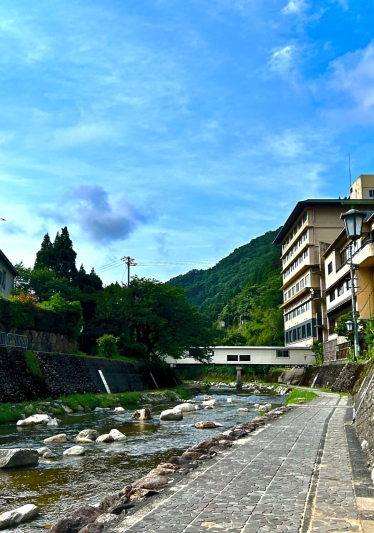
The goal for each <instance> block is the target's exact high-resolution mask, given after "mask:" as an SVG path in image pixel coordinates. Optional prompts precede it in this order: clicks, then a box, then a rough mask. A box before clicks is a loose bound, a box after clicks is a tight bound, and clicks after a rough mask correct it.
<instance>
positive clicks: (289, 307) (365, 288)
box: [274, 174, 374, 359]
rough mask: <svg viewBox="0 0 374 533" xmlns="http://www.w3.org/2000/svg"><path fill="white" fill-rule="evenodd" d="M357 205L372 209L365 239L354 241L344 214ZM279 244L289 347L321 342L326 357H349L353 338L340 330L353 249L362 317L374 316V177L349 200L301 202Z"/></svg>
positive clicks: (361, 182) (348, 299) (356, 186)
mask: <svg viewBox="0 0 374 533" xmlns="http://www.w3.org/2000/svg"><path fill="white" fill-rule="evenodd" d="M352 207H354V208H355V209H362V210H364V211H365V212H366V213H367V215H366V218H365V221H364V226H363V235H362V238H361V239H359V240H358V241H356V242H355V243H353V245H352V244H351V243H350V242H349V241H348V239H347V237H346V234H345V230H344V223H343V220H342V219H341V218H340V216H341V214H342V213H345V212H346V211H348V210H349V209H351V208H352ZM274 243H275V244H280V245H281V247H282V275H283V285H282V291H283V304H282V306H281V307H282V309H283V312H284V326H285V345H286V346H312V345H313V342H315V341H317V342H321V343H323V345H324V352H325V354H326V355H327V357H325V359H336V358H339V352H341V354H342V355H343V356H345V352H344V349H343V348H345V346H346V344H347V339H346V338H345V337H342V338H340V337H338V336H337V335H336V334H335V333H334V330H335V327H336V321H337V319H338V318H339V317H340V316H341V315H342V314H345V313H347V312H349V311H351V310H352V291H351V282H350V257H351V253H352V259H353V263H354V264H355V265H356V267H357V270H355V272H356V273H357V309H358V312H359V314H360V317H361V318H369V317H371V314H372V310H373V309H374V282H373V276H374V175H372V174H365V175H361V176H359V177H358V178H357V180H356V181H355V182H354V183H353V184H352V185H351V187H350V197H349V198H344V199H340V198H339V199H321V200H318V199H317V200H304V201H301V202H298V204H297V205H296V206H295V208H294V210H293V211H292V213H291V214H290V216H289V217H288V219H287V220H286V223H285V224H284V226H283V228H282V230H281V231H280V233H279V234H278V236H277V238H276V239H275V241H274ZM352 246H353V248H352ZM356 267H355V268H356Z"/></svg>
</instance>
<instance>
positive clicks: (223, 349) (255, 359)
mask: <svg viewBox="0 0 374 533" xmlns="http://www.w3.org/2000/svg"><path fill="white" fill-rule="evenodd" d="M213 351H214V355H213V357H212V360H211V361H210V364H215V365H240V366H245V365H276V366H306V365H313V364H314V363H315V362H316V358H315V356H314V353H313V352H312V350H311V348H310V347H309V346H303V347H301V346H297V347H296V346H295V347H293V346H287V347H284V346H213ZM186 355H187V354H186ZM166 362H167V363H169V364H170V365H171V366H173V367H176V366H179V365H200V364H201V363H199V362H198V361H196V359H193V358H192V357H189V356H188V355H187V356H186V357H183V359H173V358H172V357H167V358H166Z"/></svg>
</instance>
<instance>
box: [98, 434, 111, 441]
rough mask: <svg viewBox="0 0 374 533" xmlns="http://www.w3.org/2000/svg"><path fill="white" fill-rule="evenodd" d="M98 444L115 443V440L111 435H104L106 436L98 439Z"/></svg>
mask: <svg viewBox="0 0 374 533" xmlns="http://www.w3.org/2000/svg"><path fill="white" fill-rule="evenodd" d="M96 442H114V439H113V437H112V435H109V433H104V435H100V437H97V439H96Z"/></svg>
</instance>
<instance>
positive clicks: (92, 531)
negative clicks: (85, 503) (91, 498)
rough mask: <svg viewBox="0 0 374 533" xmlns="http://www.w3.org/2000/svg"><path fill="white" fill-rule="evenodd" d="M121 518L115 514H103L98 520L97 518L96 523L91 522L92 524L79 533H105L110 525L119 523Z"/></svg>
mask: <svg viewBox="0 0 374 533" xmlns="http://www.w3.org/2000/svg"><path fill="white" fill-rule="evenodd" d="M118 520H119V517H118V516H116V515H115V514H109V513H103V514H102V515H100V516H99V517H98V518H96V520H95V522H91V523H90V524H87V525H86V526H84V527H83V528H82V529H80V530H79V532H78V533H104V532H105V531H108V526H107V525H108V524H109V523H110V524H113V523H115V522H118Z"/></svg>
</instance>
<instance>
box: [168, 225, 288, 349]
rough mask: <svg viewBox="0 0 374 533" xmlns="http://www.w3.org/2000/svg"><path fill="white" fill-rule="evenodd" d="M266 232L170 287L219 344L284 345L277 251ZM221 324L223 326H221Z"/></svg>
mask: <svg viewBox="0 0 374 533" xmlns="http://www.w3.org/2000/svg"><path fill="white" fill-rule="evenodd" d="M278 233H279V229H278V230H275V231H268V232H267V233H265V234H264V235H261V236H260V237H257V238H255V239H253V240H252V241H251V242H249V243H248V244H245V245H244V246H241V247H240V248H236V249H235V250H234V251H233V252H232V253H231V254H230V255H229V256H227V257H225V258H224V259H222V260H221V261H219V263H217V265H215V266H214V267H212V268H209V269H207V270H191V271H190V272H188V273H187V274H184V275H181V276H177V277H175V278H172V279H171V280H170V281H169V283H170V284H172V285H176V286H178V287H182V288H184V289H185V290H186V294H187V301H188V303H189V304H191V305H194V306H196V307H197V309H198V310H199V311H200V312H201V313H203V314H204V315H205V316H206V317H207V318H209V319H210V320H211V321H212V322H214V323H216V327H217V330H216V331H217V343H218V342H219V343H220V344H226V345H230V344H232V345H240V344H242V345H246V344H248V345H258V346H261V345H262V346H264V345H281V344H283V313H282V311H281V310H280V309H279V305H280V304H281V303H282V293H281V291H280V288H281V285H282V276H281V262H280V255H281V254H280V248H279V246H275V245H274V244H273V241H274V239H275V237H276V235H277V234H278ZM220 325H222V326H223V327H221V328H220Z"/></svg>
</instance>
